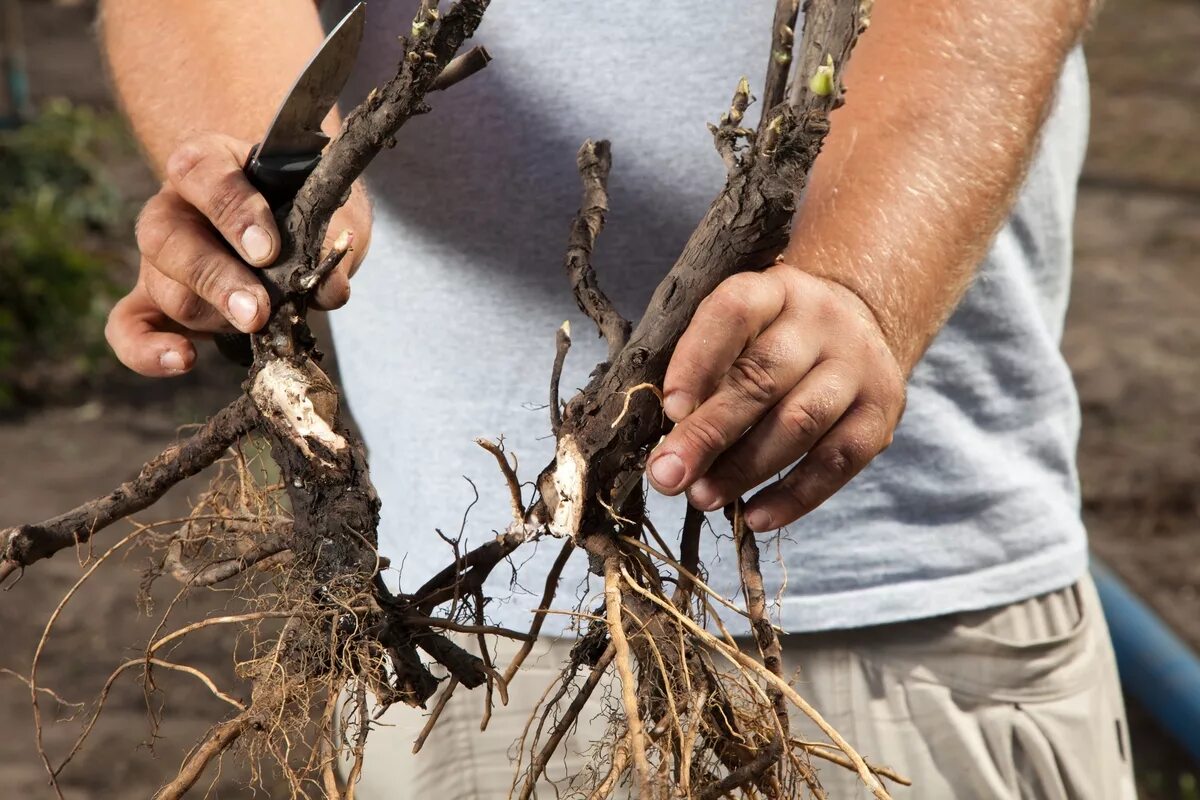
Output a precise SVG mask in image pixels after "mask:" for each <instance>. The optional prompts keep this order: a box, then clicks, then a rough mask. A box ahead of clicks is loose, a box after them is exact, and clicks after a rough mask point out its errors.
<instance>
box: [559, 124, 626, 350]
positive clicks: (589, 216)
mask: <svg viewBox="0 0 1200 800" xmlns="http://www.w3.org/2000/svg"><path fill="white" fill-rule="evenodd" d="M576 163H577V164H578V166H579V176H580V178H582V180H583V201H582V202H581V203H580V204H579V213H578V214H576V215H575V219H574V220H573V221H572V222H571V233H570V236H569V237H568V238H567V258H566V268H567V277H568V278H570V280H571V290H572V292H573V293H574V295H575V302H576V303H577V304H578V305H579V310H580V311H582V312H583V313H584V314H586V315H587V317H588V319H590V320H591V321H592V322H594V323H596V328H597V330H599V331H600V335H601V336H603V337H604V339H605V341H607V342H608V360H609V362H612V360H613V359H614V358H615V357H616V355H617V353H619V352H621V348H622V347H624V346H625V342H626V341H627V340H628V339H629V331H630V329H631V328H632V327H633V326H632V325H631V324H630V323H629V321H628V320H627V319H625V318H624V317H622V316H621V315H620V313H618V312H617V309H616V307H615V306H613V304H612V301H611V300H609V299H608V295H606V294H604V292H603V291H602V290H601V289H600V284H599V283H598V282H597V281H596V270H595V268H594V267H593V266H592V250H593V248H595V246H596V237H597V236H598V235H599V234H600V231H601V230H603V229H604V217H605V215H606V214H607V213H608V173H609V171H610V170H611V169H612V148H611V147H610V146H609V143H608V142H607V141H599V142H593V141H591V140H589V141H586V142H584V143H583V147H581V148H579V156H578V157H577V159H576Z"/></svg>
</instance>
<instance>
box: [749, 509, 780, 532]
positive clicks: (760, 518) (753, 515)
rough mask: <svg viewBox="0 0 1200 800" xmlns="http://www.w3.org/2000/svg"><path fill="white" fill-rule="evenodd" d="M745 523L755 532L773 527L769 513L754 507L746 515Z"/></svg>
mask: <svg viewBox="0 0 1200 800" xmlns="http://www.w3.org/2000/svg"><path fill="white" fill-rule="evenodd" d="M746 524H747V525H749V526H750V530H752V531H754V532H755V533H762V532H763V531H769V530H771V529H772V528H774V527H775V523H774V521H773V520H772V519H771V514H770V513H769V512H767V511H764V510H762V509H761V508H756V509H754V510H753V511H751V512H750V513H749V514H747V515H746Z"/></svg>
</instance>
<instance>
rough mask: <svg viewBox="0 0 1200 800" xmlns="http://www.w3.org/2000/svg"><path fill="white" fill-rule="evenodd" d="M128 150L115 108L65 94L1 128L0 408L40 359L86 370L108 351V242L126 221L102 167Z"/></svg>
mask: <svg viewBox="0 0 1200 800" xmlns="http://www.w3.org/2000/svg"><path fill="white" fill-rule="evenodd" d="M129 148H130V144H129V138H128V135H127V134H126V132H125V129H124V127H123V126H122V124H121V122H120V120H119V119H118V118H116V117H115V115H111V114H98V113H96V112H94V111H92V110H91V109H88V108H83V107H76V106H73V105H71V104H70V103H68V102H67V101H62V100H60V101H54V102H51V103H49V104H48V105H47V106H46V107H45V109H43V111H42V113H41V114H40V115H39V116H38V118H37V119H36V120H34V121H33V122H31V123H30V124H28V125H26V126H24V127H21V128H17V129H14V130H8V131H2V132H0V287H2V288H0V407H3V406H5V405H7V404H10V403H11V402H12V401H13V395H14V391H15V390H16V387H18V386H20V385H22V378H23V377H24V376H25V375H26V374H27V373H28V372H29V371H30V370H34V371H36V368H37V367H38V366H39V365H44V364H46V363H50V362H56V363H60V364H69V365H70V369H72V370H74V371H76V372H78V373H79V374H82V373H84V372H86V371H87V370H88V369H90V366H91V365H92V364H93V363H94V360H95V357H96V356H97V355H98V354H99V353H101V352H103V349H102V344H103V325H104V315H105V312H106V310H107V308H108V307H109V306H110V305H111V301H112V299H113V297H114V296H115V295H116V287H115V285H114V283H113V281H112V279H111V277H110V268H111V265H112V263H113V262H114V261H115V259H114V258H113V257H112V256H111V255H110V254H108V253H106V252H105V244H106V239H107V238H109V237H111V236H112V235H114V234H117V232H118V231H121V229H122V228H123V227H124V226H125V225H126V224H127V222H128V219H129V208H128V204H127V203H126V202H125V201H124V199H123V198H122V195H121V193H120V191H119V190H118V189H117V188H116V186H115V184H114V183H113V181H112V179H111V178H110V177H109V176H108V174H107V171H106V170H105V166H104V165H105V162H106V160H108V159H111V158H112V157H113V156H114V155H116V154H120V153H121V152H122V151H124V152H125V153H128V152H129Z"/></svg>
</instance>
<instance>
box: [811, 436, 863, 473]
mask: <svg viewBox="0 0 1200 800" xmlns="http://www.w3.org/2000/svg"><path fill="white" fill-rule="evenodd" d="M876 452H877V451H876V448H875V447H874V446H873V445H871V444H870V443H868V441H867V440H866V439H865V438H858V437H856V438H852V439H847V440H845V441H842V442H839V443H837V444H834V445H831V446H829V447H826V448H824V449H822V450H821V452H820V453H814V454H813V455H815V456H816V457H817V464H816V466H817V468H818V469H820V470H821V471H822V472H824V473H825V474H826V475H830V476H832V477H834V478H836V479H838V480H848V479H850V478H852V477H853V476H854V475H855V474H856V473H857V472H858V471H859V470H861V469H862V468H863V467H865V466H866V465H867V462H869V461H870V460H871V459H872V458H873V457H874V455H875V453H876Z"/></svg>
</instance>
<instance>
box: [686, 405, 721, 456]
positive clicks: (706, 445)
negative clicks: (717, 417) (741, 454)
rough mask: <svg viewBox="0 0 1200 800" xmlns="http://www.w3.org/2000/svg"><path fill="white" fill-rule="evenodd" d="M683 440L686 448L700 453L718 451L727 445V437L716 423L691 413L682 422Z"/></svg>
mask: <svg viewBox="0 0 1200 800" xmlns="http://www.w3.org/2000/svg"><path fill="white" fill-rule="evenodd" d="M682 433H683V440H684V442H685V443H686V444H687V446H688V448H689V449H691V450H693V451H698V452H701V453H719V452H722V451H723V450H725V448H726V447H727V446H728V441H727V439H728V437H727V436H726V435H725V431H723V430H722V429H721V428H720V427H719V426H718V425H716V424H714V423H713V422H711V421H710V420H708V419H706V418H704V417H702V416H700V415H697V414H693V415H692V416H690V417H688V418H687V420H686V421H685V422H684V423H683V431H682Z"/></svg>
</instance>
